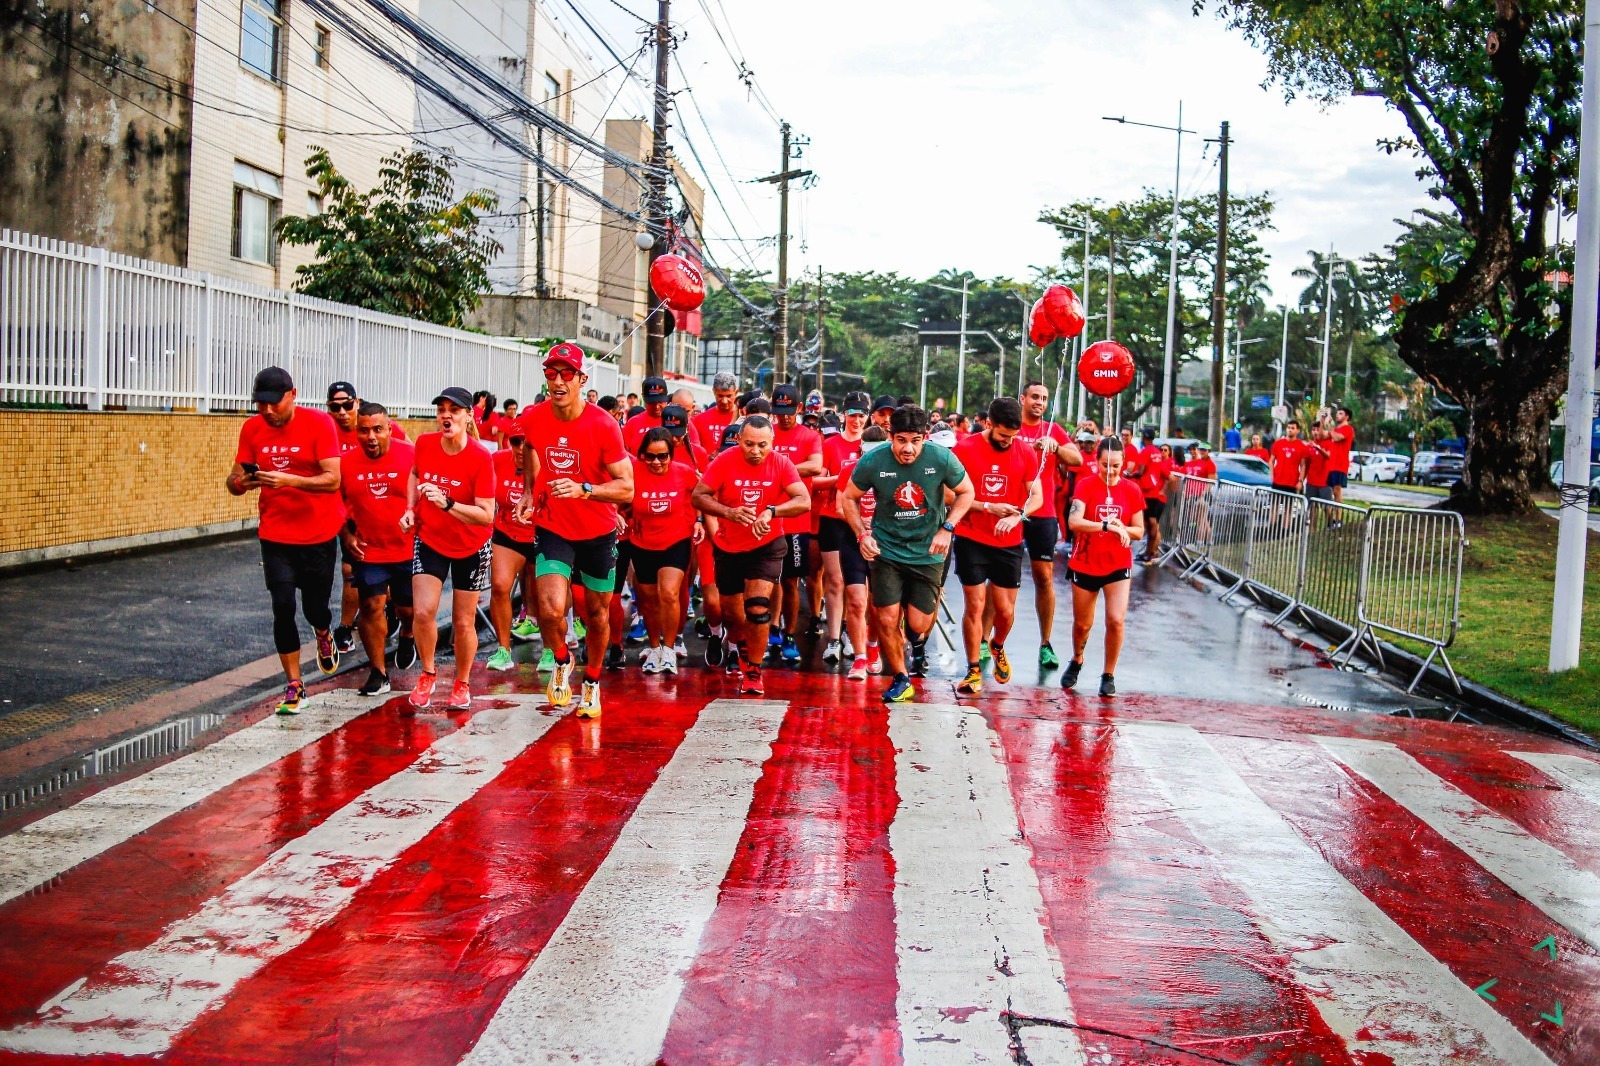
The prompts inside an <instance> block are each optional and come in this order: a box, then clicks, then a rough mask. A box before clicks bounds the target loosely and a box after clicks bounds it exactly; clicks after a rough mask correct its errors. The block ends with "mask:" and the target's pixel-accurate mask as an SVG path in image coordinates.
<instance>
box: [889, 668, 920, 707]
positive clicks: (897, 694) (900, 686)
mask: <svg viewBox="0 0 1600 1066" xmlns="http://www.w3.org/2000/svg"><path fill="white" fill-rule="evenodd" d="M916 698H917V690H916V689H915V688H913V687H912V685H911V678H909V677H907V676H906V675H905V674H895V675H894V680H893V681H891V682H889V687H888V688H886V689H884V691H883V702H884V703H910V702H911V701H912V700H914V699H916Z"/></svg>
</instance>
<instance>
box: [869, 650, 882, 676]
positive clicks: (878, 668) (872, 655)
mask: <svg viewBox="0 0 1600 1066" xmlns="http://www.w3.org/2000/svg"><path fill="white" fill-rule="evenodd" d="M867 673H869V674H871V675H872V676H873V677H877V676H878V675H879V674H881V673H883V651H882V650H881V649H880V648H879V647H878V645H876V644H870V643H869V644H868V645H867Z"/></svg>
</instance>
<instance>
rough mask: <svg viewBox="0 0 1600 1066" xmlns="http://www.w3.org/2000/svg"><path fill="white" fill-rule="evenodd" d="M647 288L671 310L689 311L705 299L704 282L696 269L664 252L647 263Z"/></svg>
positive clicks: (678, 257) (685, 260)
mask: <svg viewBox="0 0 1600 1066" xmlns="http://www.w3.org/2000/svg"><path fill="white" fill-rule="evenodd" d="M650 287H651V288H652V289H654V290H655V293H656V296H657V298H659V299H660V300H661V302H663V303H665V304H666V305H667V306H668V307H670V308H671V309H672V310H674V311H678V312H680V313H682V312H687V311H693V310H694V309H695V308H697V307H699V306H700V305H701V304H703V303H705V300H706V279H705V278H704V277H703V276H702V275H701V273H700V268H699V267H697V266H695V265H694V264H693V263H691V262H689V260H687V259H685V258H684V257H683V256H681V255H674V254H673V253H671V252H668V253H667V254H666V255H661V256H657V257H656V258H655V261H654V262H652V263H651V264H650Z"/></svg>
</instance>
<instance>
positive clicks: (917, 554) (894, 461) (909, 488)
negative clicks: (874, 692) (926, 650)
mask: <svg viewBox="0 0 1600 1066" xmlns="http://www.w3.org/2000/svg"><path fill="white" fill-rule="evenodd" d="M946 489H949V490H951V491H952V492H953V493H954V494H955V498H954V499H953V500H952V501H951V502H950V504H949V505H948V507H947V506H946V504H945V490H946ZM869 492H870V493H872V494H873V499H874V503H875V505H876V506H875V508H874V512H873V517H872V523H871V525H870V526H869V525H868V524H866V523H865V522H863V521H862V518H861V508H860V506H859V501H860V499H861V497H863V496H865V495H866V494H867V493H869ZM974 495H975V493H974V492H973V489H972V481H971V479H969V478H968V477H967V472H966V469H965V468H963V467H962V465H961V462H960V460H958V459H957V458H956V457H955V455H954V454H953V453H952V452H950V450H949V449H947V448H941V447H940V446H939V445H937V444H929V443H928V414H927V412H926V411H924V410H922V409H921V408H920V407H911V406H906V407H897V408H895V410H894V413H893V414H891V415H890V416H889V446H888V447H887V448H877V449H874V450H873V451H871V452H868V453H867V454H865V455H863V456H862V457H861V459H860V461H859V462H857V463H856V467H855V470H854V471H853V472H852V473H851V474H850V482H849V484H847V485H846V486H845V489H844V492H843V493H842V494H841V496H840V498H839V513H840V514H841V515H843V516H844V520H845V522H846V523H847V524H848V525H849V526H850V528H851V530H852V531H854V533H855V535H856V536H857V537H858V538H859V539H860V541H861V557H862V558H864V559H865V560H867V564H868V567H869V577H870V579H871V581H870V583H871V585H872V606H873V609H874V610H875V612H876V613H877V617H878V634H879V639H880V640H881V641H882V642H883V658H884V661H885V662H886V663H887V664H888V666H889V670H890V672H891V673H892V674H893V678H892V680H891V681H890V683H889V688H888V689H887V690H886V691H885V692H884V694H883V701H884V702H885V703H905V702H907V701H909V700H913V699H916V695H917V694H916V690H915V689H914V688H912V685H911V677H910V674H909V672H908V671H907V670H906V646H905V640H904V638H903V636H902V634H901V631H900V623H901V618H902V616H904V620H905V623H906V626H907V627H908V628H909V629H910V631H911V638H912V640H913V641H918V642H920V641H924V640H926V639H927V637H928V632H929V631H930V630H931V629H932V628H933V624H934V622H935V621H936V620H937V614H938V611H939V594H940V592H941V591H942V589H943V588H944V571H945V563H946V561H947V560H948V558H949V555H950V538H951V536H952V535H953V533H954V531H955V528H956V523H957V522H959V521H961V517H962V516H963V515H965V514H966V513H967V508H969V507H971V506H972V500H973V497H974Z"/></svg>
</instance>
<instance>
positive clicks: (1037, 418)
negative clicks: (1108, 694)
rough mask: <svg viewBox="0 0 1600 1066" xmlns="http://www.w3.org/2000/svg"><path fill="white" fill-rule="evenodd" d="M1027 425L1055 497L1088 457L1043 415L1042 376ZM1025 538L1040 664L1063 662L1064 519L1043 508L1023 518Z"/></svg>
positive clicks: (1028, 392)
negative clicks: (1056, 639)
mask: <svg viewBox="0 0 1600 1066" xmlns="http://www.w3.org/2000/svg"><path fill="white" fill-rule="evenodd" d="M1021 399H1022V431H1021V432H1020V433H1019V434H1018V435H1017V439H1018V440H1019V441H1021V442H1022V443H1023V444H1024V445H1027V446H1029V447H1032V448H1033V449H1034V451H1035V452H1036V453H1037V455H1036V458H1037V460H1038V463H1039V484H1040V488H1041V489H1042V491H1043V492H1044V498H1045V500H1047V501H1049V500H1054V499H1055V497H1056V486H1057V485H1058V484H1059V483H1060V481H1061V480H1062V479H1064V478H1065V477H1066V474H1067V471H1068V470H1069V469H1070V468H1072V467H1074V466H1077V465H1079V464H1080V463H1082V462H1083V453H1082V452H1081V451H1079V450H1078V446H1077V445H1076V444H1074V443H1073V442H1072V441H1071V440H1070V439H1068V437H1067V431H1066V430H1064V429H1062V428H1061V427H1060V426H1058V425H1056V424H1055V423H1054V422H1046V421H1045V420H1044V415H1045V411H1046V410H1047V409H1048V408H1049V406H1050V390H1049V389H1048V388H1047V387H1046V386H1045V384H1044V383H1043V382H1041V381H1030V382H1029V383H1028V384H1027V385H1026V386H1025V387H1024V388H1023V390H1022V397H1021ZM1022 543H1023V546H1024V547H1025V548H1026V549H1027V553H1028V560H1029V570H1030V573H1031V575H1032V577H1033V609H1034V616H1035V617H1036V618H1038V619H1039V665H1040V666H1042V667H1044V668H1046V669H1050V668H1052V667H1056V666H1060V665H1061V657H1060V656H1058V655H1057V654H1056V651H1055V648H1054V647H1052V646H1051V644H1050V637H1051V633H1052V630H1053V629H1054V626H1055V615H1056V585H1055V581H1056V577H1055V565H1056V563H1055V560H1056V545H1057V544H1059V543H1061V524H1060V522H1059V521H1058V520H1057V517H1056V514H1055V512H1054V511H1051V510H1050V509H1049V508H1044V509H1042V510H1041V511H1040V513H1039V514H1036V515H1033V516H1032V517H1030V518H1025V519H1023V521H1022Z"/></svg>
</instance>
